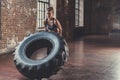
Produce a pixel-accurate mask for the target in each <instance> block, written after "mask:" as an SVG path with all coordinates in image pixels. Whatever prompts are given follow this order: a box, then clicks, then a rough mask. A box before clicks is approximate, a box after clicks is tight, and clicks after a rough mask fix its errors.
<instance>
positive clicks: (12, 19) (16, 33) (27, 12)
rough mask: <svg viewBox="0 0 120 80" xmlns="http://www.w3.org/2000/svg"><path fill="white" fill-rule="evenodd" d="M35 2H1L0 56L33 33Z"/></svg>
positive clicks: (34, 0)
mask: <svg viewBox="0 0 120 80" xmlns="http://www.w3.org/2000/svg"><path fill="white" fill-rule="evenodd" d="M36 5H37V2H36V0H1V16H0V17H1V19H0V20H1V26H0V31H1V32H0V35H1V39H0V54H2V53H6V52H8V51H11V50H12V49H13V48H14V46H15V45H16V44H17V43H18V42H19V41H21V40H22V39H23V38H24V37H25V36H26V35H27V34H29V33H34V32H35V28H36V14H37V6H36Z"/></svg>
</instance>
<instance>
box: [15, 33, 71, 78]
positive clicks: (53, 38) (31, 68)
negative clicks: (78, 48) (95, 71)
mask: <svg viewBox="0 0 120 80" xmlns="http://www.w3.org/2000/svg"><path fill="white" fill-rule="evenodd" d="M46 43H47V44H49V45H47V44H46ZM43 46H44V47H46V46H47V47H48V46H49V47H52V50H51V52H50V53H49V54H48V56H47V57H45V58H43V59H40V60H32V59H30V57H31V55H32V54H33V52H34V51H35V50H37V49H38V48H40V47H43ZM68 53H69V50H68V46H67V43H66V41H65V39H63V38H62V37H61V36H59V35H58V34H56V33H54V32H44V31H43V32H38V33H35V34H32V35H30V36H28V37H26V38H24V40H23V41H22V42H20V44H19V45H18V47H17V48H16V50H15V52H14V63H15V65H16V68H17V69H18V71H19V72H20V73H21V74H23V75H24V76H26V77H27V78H29V79H32V80H40V79H41V78H49V77H50V76H51V75H53V74H55V73H57V71H59V70H60V68H61V66H63V65H64V63H65V62H66V61H67V59H68Z"/></svg>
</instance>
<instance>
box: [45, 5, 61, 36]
mask: <svg viewBox="0 0 120 80" xmlns="http://www.w3.org/2000/svg"><path fill="white" fill-rule="evenodd" d="M44 25H45V30H46V31H51V32H56V33H58V34H60V35H62V26H61V24H60V22H59V21H58V20H57V19H56V18H54V9H53V7H49V8H48V9H47V18H46V20H45V21H44Z"/></svg>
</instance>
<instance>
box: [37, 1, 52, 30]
mask: <svg viewBox="0 0 120 80" xmlns="http://www.w3.org/2000/svg"><path fill="white" fill-rule="evenodd" d="M49 4H50V2H49V0H38V2H37V28H38V27H44V22H43V21H44V19H45V18H46V9H47V7H48V6H49Z"/></svg>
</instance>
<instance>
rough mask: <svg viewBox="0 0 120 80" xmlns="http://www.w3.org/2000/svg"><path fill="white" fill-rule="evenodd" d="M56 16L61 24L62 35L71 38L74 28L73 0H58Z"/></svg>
mask: <svg viewBox="0 0 120 80" xmlns="http://www.w3.org/2000/svg"><path fill="white" fill-rule="evenodd" d="M57 18H58V20H59V21H60V23H61V24H62V27H63V36H64V37H65V38H66V39H71V38H72V36H73V30H74V28H75V0H58V1H57Z"/></svg>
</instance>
